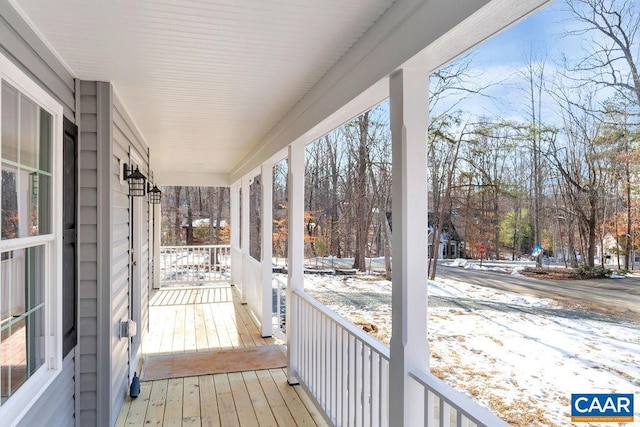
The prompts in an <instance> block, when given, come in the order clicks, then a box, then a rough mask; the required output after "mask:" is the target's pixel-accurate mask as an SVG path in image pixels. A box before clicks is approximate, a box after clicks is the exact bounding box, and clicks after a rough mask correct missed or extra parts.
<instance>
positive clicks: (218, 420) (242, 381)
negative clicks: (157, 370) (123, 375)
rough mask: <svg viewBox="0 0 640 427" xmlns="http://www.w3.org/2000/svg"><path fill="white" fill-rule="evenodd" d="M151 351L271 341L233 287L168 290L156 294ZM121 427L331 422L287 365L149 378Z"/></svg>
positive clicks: (147, 349) (147, 350)
mask: <svg viewBox="0 0 640 427" xmlns="http://www.w3.org/2000/svg"><path fill="white" fill-rule="evenodd" d="M150 301H151V303H150V307H149V323H150V329H149V332H148V333H147V335H146V336H145V337H144V339H143V351H144V355H151V354H173V353H184V352H204V351H216V350H223V349H232V348H251V347H256V346H264V345H271V344H274V343H275V340H274V339H272V338H263V337H262V336H261V332H260V328H259V327H258V325H257V324H256V322H255V321H254V319H253V317H252V315H251V314H250V313H249V311H248V308H247V306H246V305H243V304H241V303H240V301H239V299H238V298H237V296H236V293H235V290H234V288H233V287H231V286H229V285H216V286H211V287H202V288H173V289H172V288H168V289H161V290H156V291H153V292H152V294H151V296H150ZM116 425H117V426H118V427H125V426H163V427H169V426H176V427H177V426H180V427H182V426H185V427H186V426H206V427H233V426H238V427H248V426H259V427H271V426H307V425H309V426H315V425H319V426H326V425H327V424H326V423H325V421H324V419H323V418H322V416H321V415H320V414H319V413H318V411H317V409H316V408H315V406H314V405H313V403H312V401H311V399H310V398H309V397H308V396H307V395H306V394H305V392H304V390H303V389H302V388H301V387H300V386H290V385H289V384H288V383H287V379H286V371H285V370H284V369H271V370H260V371H247V372H242V373H228V374H215V375H201V376H194V377H185V378H175V379H170V380H166V379H165V380H157V381H143V382H142V383H141V389H140V396H139V397H138V398H137V399H131V398H129V397H127V399H126V401H125V404H124V406H123V408H122V411H121V413H120V416H119V418H118V420H117V423H116Z"/></svg>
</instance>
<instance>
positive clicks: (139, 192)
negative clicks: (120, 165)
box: [125, 165, 147, 197]
mask: <svg viewBox="0 0 640 427" xmlns="http://www.w3.org/2000/svg"><path fill="white" fill-rule="evenodd" d="M125 168H126V165H125ZM126 176H127V180H128V181H129V196H134V197H142V196H144V195H145V194H146V190H147V186H146V185H145V182H146V180H147V178H146V177H145V176H144V175H143V174H142V173H141V172H140V169H138V167H137V166H136V168H135V170H134V171H133V172H131V173H130V174H128V175H126Z"/></svg>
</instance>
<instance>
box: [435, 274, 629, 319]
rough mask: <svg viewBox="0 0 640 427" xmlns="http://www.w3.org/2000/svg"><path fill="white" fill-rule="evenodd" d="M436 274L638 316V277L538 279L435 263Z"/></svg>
mask: <svg viewBox="0 0 640 427" xmlns="http://www.w3.org/2000/svg"><path fill="white" fill-rule="evenodd" d="M437 276H438V277H443V278H447V279H454V280H459V281H464V282H467V283H471V284H475V285H480V286H488V287H491V288H495V289H502V290H507V291H512V292H519V293H527V294H531V295H536V296H540V297H546V298H554V299H557V300H561V301H568V302H572V303H578V304H584V305H587V306H589V307H591V308H593V309H598V310H601V311H605V312H609V313H617V314H626V315H630V316H633V317H636V318H637V317H640V278H639V277H627V278H624V279H602V280H557V281H556V280H539V279H533V278H530V277H524V276H511V275H510V274H505V273H498V272H494V271H481V270H465V269H464V268H461V267H447V266H445V265H438V270H437Z"/></svg>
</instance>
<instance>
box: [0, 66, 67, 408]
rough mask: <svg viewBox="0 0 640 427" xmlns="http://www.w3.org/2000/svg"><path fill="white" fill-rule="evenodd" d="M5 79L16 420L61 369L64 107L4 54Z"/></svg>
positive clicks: (0, 247) (7, 307)
mask: <svg viewBox="0 0 640 427" xmlns="http://www.w3.org/2000/svg"><path fill="white" fill-rule="evenodd" d="M0 80H1V85H0V136H1V143H0V159H1V165H0V169H1V180H0V202H1V203H0V204H1V207H2V212H1V239H0V279H1V281H0V418H4V417H7V419H17V418H18V417H19V416H20V414H21V413H23V412H25V411H26V410H27V409H28V407H29V406H30V405H31V404H32V403H33V401H35V400H36V399H37V397H38V395H39V391H41V390H43V389H44V388H45V387H46V386H47V384H48V383H49V382H50V381H51V380H52V379H53V378H54V377H55V375H56V374H57V373H58V372H59V371H60V368H61V355H62V345H61V343H62V340H61V316H62V311H61V310H60V308H59V307H60V306H61V304H60V301H61V294H62V293H61V291H60V289H61V282H62V281H61V268H60V263H61V259H62V258H61V257H60V255H59V254H60V252H61V250H60V248H61V238H60V236H61V232H60V227H59V226H57V224H58V223H60V208H61V204H60V202H59V201H58V200H56V197H54V194H60V183H61V177H59V176H58V175H60V173H59V172H58V171H59V170H60V166H61V160H60V158H61V157H60V156H59V155H58V154H57V153H60V151H61V144H60V138H59V137H56V135H58V134H60V135H61V133H62V108H61V107H60V105H59V104H58V103H57V102H56V101H55V100H53V98H51V97H50V96H49V95H48V94H47V93H46V92H44V91H43V90H42V89H40V88H39V87H38V86H37V85H36V84H35V83H33V82H32V81H31V80H29V79H28V78H27V76H26V75H24V74H23V73H22V72H21V71H19V70H18V69H17V68H16V67H15V66H13V64H11V63H10V62H9V61H8V60H7V59H6V58H4V57H2V56H0ZM57 199H60V197H57Z"/></svg>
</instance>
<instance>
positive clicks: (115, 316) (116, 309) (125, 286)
mask: <svg viewBox="0 0 640 427" xmlns="http://www.w3.org/2000/svg"><path fill="white" fill-rule="evenodd" d="M112 114H113V128H112V129H113V140H112V141H113V147H112V148H113V153H112V158H111V167H112V173H111V177H110V182H111V194H112V199H113V204H112V215H113V217H112V224H111V225H112V239H113V240H112V241H113V247H112V252H111V254H112V255H111V264H112V270H111V274H112V277H111V283H112V305H111V308H112V326H113V327H114V328H117V326H118V323H119V322H120V320H124V319H128V318H129V310H130V307H129V286H130V282H129V280H131V278H130V252H129V246H130V235H129V233H130V231H129V230H130V224H129V222H130V218H131V213H130V206H131V205H130V203H131V200H130V199H129V197H128V190H129V189H128V186H127V185H126V184H121V182H120V173H121V172H120V170H119V168H120V167H119V165H120V163H119V161H122V162H125V163H127V164H130V163H131V157H130V153H135V155H136V158H139V159H140V160H141V162H142V164H141V165H140V171H141V172H142V173H143V174H144V175H145V176H149V152H148V148H147V145H146V143H145V141H144V139H143V138H142V136H141V135H140V133H139V132H138V131H137V130H136V128H135V125H133V121H132V120H131V118H130V117H129V115H128V114H127V112H126V110H125V108H124V107H123V105H122V104H121V103H120V101H119V99H118V98H117V96H114V97H113V110H112ZM145 200H146V198H145ZM141 215H142V224H143V227H142V230H141V239H142V240H141V245H142V248H143V253H141V254H140V255H139V259H140V262H139V268H141V279H142V280H141V283H140V286H141V291H142V292H141V293H142V295H141V299H142V303H143V304H142V313H141V319H140V322H139V324H138V333H139V334H141V335H142V336H144V332H145V331H146V330H147V324H148V288H149V277H148V268H147V267H146V266H147V265H148V261H147V260H148V257H149V252H148V248H149V242H148V236H149V231H148V227H149V225H148V224H149V221H148V218H149V208H148V203H146V201H143V202H142V212H141ZM111 367H112V378H111V379H112V393H111V403H112V421H114V420H115V417H117V416H118V413H119V409H120V408H121V407H122V405H123V403H124V398H125V396H126V394H127V391H128V386H129V381H128V380H129V378H128V372H129V340H127V339H122V340H121V339H119V338H118V337H117V336H114V337H113V338H112V362H111Z"/></svg>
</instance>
